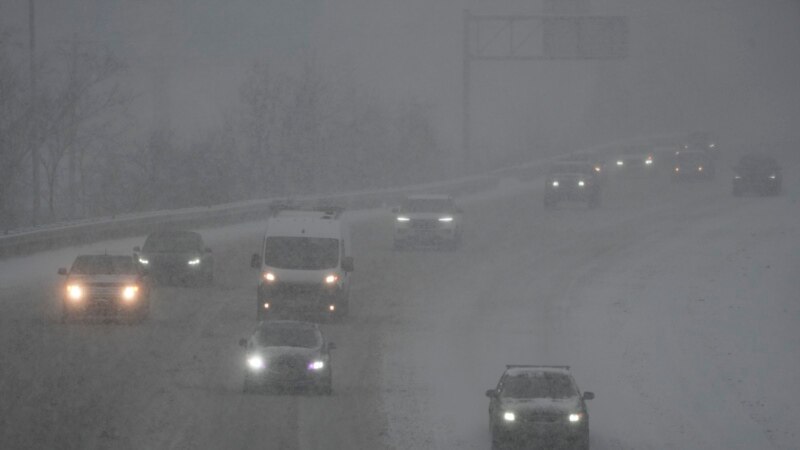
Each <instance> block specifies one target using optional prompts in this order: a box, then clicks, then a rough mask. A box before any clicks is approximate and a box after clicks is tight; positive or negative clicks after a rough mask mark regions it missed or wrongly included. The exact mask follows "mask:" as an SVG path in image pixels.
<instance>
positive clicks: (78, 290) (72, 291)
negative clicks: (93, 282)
mask: <svg viewBox="0 0 800 450" xmlns="http://www.w3.org/2000/svg"><path fill="white" fill-rule="evenodd" d="M67 297H69V299H70V300H75V301H77V300H80V299H82V298H83V287H81V286H80V285H78V284H70V285H68V286H67Z"/></svg>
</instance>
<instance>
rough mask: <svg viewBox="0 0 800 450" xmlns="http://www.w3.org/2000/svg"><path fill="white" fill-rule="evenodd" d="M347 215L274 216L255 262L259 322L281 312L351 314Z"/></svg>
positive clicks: (282, 212) (330, 211)
mask: <svg viewBox="0 0 800 450" xmlns="http://www.w3.org/2000/svg"><path fill="white" fill-rule="evenodd" d="M341 213H342V210H341V209H338V208H327V209H320V210H296V209H294V210H292V209H281V208H276V209H275V210H273V212H272V215H271V216H270V217H269V219H267V230H266V233H265V234H264V241H263V242H262V244H261V253H260V254H259V253H256V254H254V255H253V257H252V260H251V266H252V267H254V268H256V269H259V270H260V276H259V284H258V298H257V304H256V307H257V311H258V313H257V317H258V320H263V319H265V318H266V317H267V316H269V315H270V314H271V313H275V312H276V311H280V310H305V311H321V312H325V313H328V314H333V315H337V316H338V315H345V314H347V312H348V309H349V306H350V305H349V298H350V276H351V273H352V272H353V269H354V267H353V256H352V253H351V242H350V228H349V227H348V226H347V223H346V222H345V221H344V220H342V218H341Z"/></svg>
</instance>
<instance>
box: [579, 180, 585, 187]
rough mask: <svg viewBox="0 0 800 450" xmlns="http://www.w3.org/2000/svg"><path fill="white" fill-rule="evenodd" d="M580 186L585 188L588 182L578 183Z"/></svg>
mask: <svg viewBox="0 0 800 450" xmlns="http://www.w3.org/2000/svg"><path fill="white" fill-rule="evenodd" d="M578 186H580V187H584V186H586V182H584V181H583V180H581V181H578Z"/></svg>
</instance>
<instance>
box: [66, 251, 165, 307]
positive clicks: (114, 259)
mask: <svg viewBox="0 0 800 450" xmlns="http://www.w3.org/2000/svg"><path fill="white" fill-rule="evenodd" d="M58 274H59V275H62V276H64V277H65V279H64V288H63V291H62V299H61V300H62V301H61V304H62V308H61V319H62V321H63V322H66V321H68V320H71V319H75V318H79V317H84V318H89V317H116V318H120V317H122V318H128V319H136V320H144V319H145V318H146V317H147V316H148V315H149V313H150V289H149V285H148V283H147V280H146V279H145V272H143V271H142V270H140V269H139V267H138V266H137V265H136V263H135V262H134V260H133V257H131V256H124V255H81V256H78V257H77V258H75V261H74V262H73V263H72V266H71V267H70V269H69V270H67V269H66V268H60V269H58Z"/></svg>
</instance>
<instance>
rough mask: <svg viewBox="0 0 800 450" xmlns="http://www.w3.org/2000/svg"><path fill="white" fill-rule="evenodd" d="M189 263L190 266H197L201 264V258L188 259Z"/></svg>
mask: <svg viewBox="0 0 800 450" xmlns="http://www.w3.org/2000/svg"><path fill="white" fill-rule="evenodd" d="M187 264H189V265H190V266H196V265H198V264H200V258H193V259H190V260H189V261H187Z"/></svg>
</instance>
